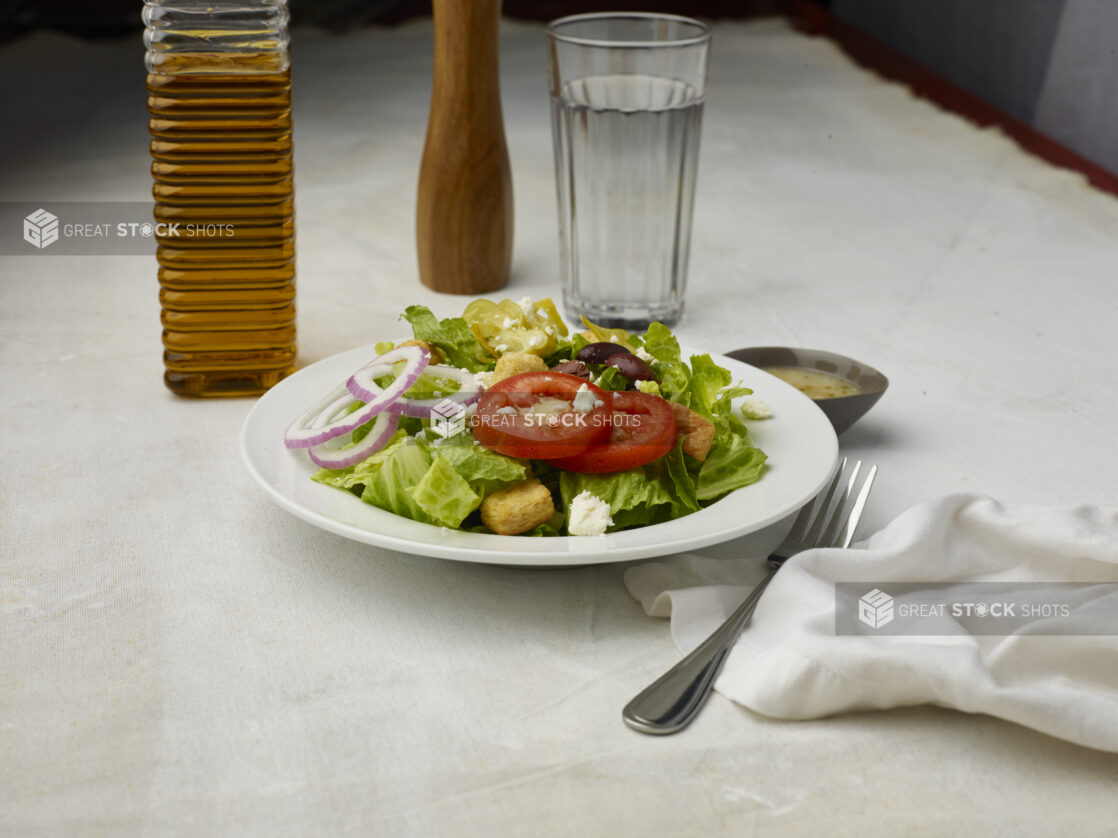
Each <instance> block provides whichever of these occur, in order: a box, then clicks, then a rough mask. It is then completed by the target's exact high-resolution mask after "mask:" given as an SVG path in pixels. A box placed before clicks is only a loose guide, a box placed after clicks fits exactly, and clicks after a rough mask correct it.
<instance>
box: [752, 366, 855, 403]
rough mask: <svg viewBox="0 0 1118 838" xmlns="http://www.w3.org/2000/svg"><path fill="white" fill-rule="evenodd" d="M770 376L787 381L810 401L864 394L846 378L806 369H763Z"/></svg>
mask: <svg viewBox="0 0 1118 838" xmlns="http://www.w3.org/2000/svg"><path fill="white" fill-rule="evenodd" d="M761 369H763V370H764V371H765V372H767V373H768V374H769V375H775V376H776V377H777V378H779V379H780V380H781V381H787V382H788V383H789V384H791V385H792V386H793V387H795V388H796V389H797V390H799V391H800V392H801V393H803V394H804V395H805V396H807V397H808V398H809V399H813V400H818V399H837V398H841V397H842V396H854V395H857V394H858V393H860V392H862V391H861V390H860V389H859V388H858V385H857V384H856V383H855V382H853V381H850V380H849V379H846V378H840V377H839V376H837V375H835V374H833V373H829V372H823V371H822V370H814V369H808V368H806V367H761Z"/></svg>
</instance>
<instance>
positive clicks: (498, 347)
mask: <svg viewBox="0 0 1118 838" xmlns="http://www.w3.org/2000/svg"><path fill="white" fill-rule="evenodd" d="M493 348H494V349H496V350H497V351H498V352H508V351H509V345H508V344H507V343H498V344H497V345H496V346H494V347H493Z"/></svg>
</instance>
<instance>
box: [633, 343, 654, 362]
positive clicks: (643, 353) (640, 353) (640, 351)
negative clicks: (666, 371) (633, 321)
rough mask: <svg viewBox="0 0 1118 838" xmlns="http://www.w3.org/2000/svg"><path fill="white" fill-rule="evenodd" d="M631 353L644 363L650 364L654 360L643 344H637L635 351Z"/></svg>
mask: <svg viewBox="0 0 1118 838" xmlns="http://www.w3.org/2000/svg"><path fill="white" fill-rule="evenodd" d="M633 354H634V355H636V356H637V357H638V358H640V359H641V360H642V361H644V362H645V363H646V364H651V363H652V362H653V361H655V360H656V359H655V358H654V357H653V356H652V353H651V352H649V351H648V350H647V349H645V348H644V347H643V346H638V347H637V351H636V352H634V353H633Z"/></svg>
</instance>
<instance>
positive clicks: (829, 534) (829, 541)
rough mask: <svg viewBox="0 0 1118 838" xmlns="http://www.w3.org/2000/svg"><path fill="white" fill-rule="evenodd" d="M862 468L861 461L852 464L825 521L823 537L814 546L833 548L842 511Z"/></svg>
mask: <svg viewBox="0 0 1118 838" xmlns="http://www.w3.org/2000/svg"><path fill="white" fill-rule="evenodd" d="M861 468H862V461H861V460H858V462H856V463H854V468H853V469H852V470H851V472H850V479H849V480H848V481H847V482H846V486H845V487H844V488H843V490H842V494H841V495H839V499H838V501H837V502H836V503H835V506H834V509H832V510H831V517H830V519H829V520H828V521H827V528H826V529H825V530H824V531H823V535H821V536H820V537H819V541H817V542H816V544H817V545H818V546H820V547H834V546H835V537H836V536H837V535H838V530H839V526H840V525H841V523H842V520H843V517H842V510H843V507H845V506H846V502H847V500H849V499H850V495H851V494H852V493H853V491H854V486H855V485H856V484H857V482H858V472H859V471H860V470H861Z"/></svg>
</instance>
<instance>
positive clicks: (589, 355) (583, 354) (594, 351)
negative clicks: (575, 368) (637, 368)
mask: <svg viewBox="0 0 1118 838" xmlns="http://www.w3.org/2000/svg"><path fill="white" fill-rule="evenodd" d="M622 352H624V353H625V354H629V350H628V349H626V348H625V347H624V346H622V345H621V344H619V343H607V342H605V341H601V342H600V343H588V344H586V346H584V347H582V349H580V350H579V351H578V354H577V355H576V356H575V359H576V360H578V361H582V362H584V363H587V364H604V363H606V361H607V360H608V359H609V358H611V357H612V356H614V355H618V354H620V353H622ZM638 360H639V359H638Z"/></svg>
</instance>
